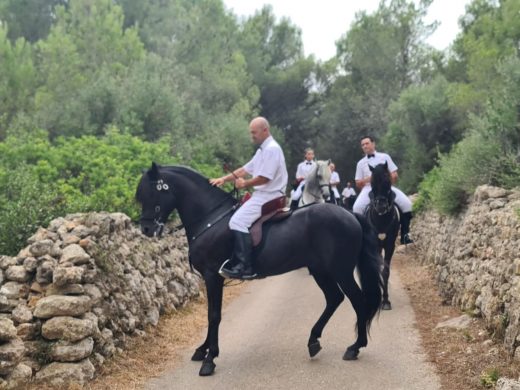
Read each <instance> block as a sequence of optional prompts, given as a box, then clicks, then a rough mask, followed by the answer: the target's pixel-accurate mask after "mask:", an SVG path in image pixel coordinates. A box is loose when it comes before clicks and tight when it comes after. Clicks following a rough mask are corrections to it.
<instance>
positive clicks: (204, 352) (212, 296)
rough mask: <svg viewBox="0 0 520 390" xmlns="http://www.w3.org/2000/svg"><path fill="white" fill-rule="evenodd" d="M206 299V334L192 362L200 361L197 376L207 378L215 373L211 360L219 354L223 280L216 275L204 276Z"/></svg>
mask: <svg viewBox="0 0 520 390" xmlns="http://www.w3.org/2000/svg"><path fill="white" fill-rule="evenodd" d="M204 280H205V282H206V291H207V299H208V334H207V336H206V340H205V341H204V343H203V344H202V345H201V346H200V347H198V348H197V349H196V350H195V353H194V354H193V356H192V358H191V359H192V360H202V361H203V362H202V366H201V367H200V371H199V375H201V376H208V375H211V374H213V372H214V371H215V363H214V362H213V360H214V359H215V358H216V357H217V356H218V354H219V347H218V328H219V325H220V320H221V318H222V314H221V313H222V293H223V289H224V279H223V278H222V277H221V276H220V275H218V274H216V273H215V274H212V275H211V276H209V277H207V276H206V275H205V276H204Z"/></svg>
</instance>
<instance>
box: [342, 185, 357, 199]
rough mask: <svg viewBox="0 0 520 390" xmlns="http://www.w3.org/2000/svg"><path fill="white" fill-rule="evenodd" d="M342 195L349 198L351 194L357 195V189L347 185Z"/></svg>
mask: <svg viewBox="0 0 520 390" xmlns="http://www.w3.org/2000/svg"><path fill="white" fill-rule="evenodd" d="M341 195H342V196H343V197H344V198H349V197H351V196H356V191H355V190H354V188H352V187H350V188H348V187H345V188H344V189H343V192H342V193H341Z"/></svg>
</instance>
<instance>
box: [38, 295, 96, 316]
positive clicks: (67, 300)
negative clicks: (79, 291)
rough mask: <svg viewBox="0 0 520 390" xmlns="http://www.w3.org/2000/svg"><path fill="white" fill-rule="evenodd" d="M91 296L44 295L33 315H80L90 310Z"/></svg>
mask: <svg viewBox="0 0 520 390" xmlns="http://www.w3.org/2000/svg"><path fill="white" fill-rule="evenodd" d="M90 306H91V302H90V298H89V297H87V296H85V295H80V296H61V295H52V296H49V297H44V298H42V299H40V300H39V301H38V302H37V303H36V307H35V308H34V312H33V315H34V316H35V317H38V318H50V317H56V316H79V315H81V314H84V313H86V312H87V311H89V310H90Z"/></svg>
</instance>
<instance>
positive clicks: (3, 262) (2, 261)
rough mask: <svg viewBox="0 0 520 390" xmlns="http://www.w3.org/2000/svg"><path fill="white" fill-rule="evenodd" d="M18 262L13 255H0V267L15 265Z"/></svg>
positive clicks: (5, 267)
mask: <svg viewBox="0 0 520 390" xmlns="http://www.w3.org/2000/svg"><path fill="white" fill-rule="evenodd" d="M17 264H18V262H17V261H16V259H15V258H14V257H10V256H0V268H2V269H4V270H5V269H7V268H9V267H11V266H13V265H17Z"/></svg>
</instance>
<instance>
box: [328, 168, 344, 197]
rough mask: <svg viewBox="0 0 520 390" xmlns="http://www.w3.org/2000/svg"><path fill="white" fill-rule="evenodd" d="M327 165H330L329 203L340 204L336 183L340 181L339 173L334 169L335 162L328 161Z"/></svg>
mask: <svg viewBox="0 0 520 390" xmlns="http://www.w3.org/2000/svg"><path fill="white" fill-rule="evenodd" d="M329 167H330V189H331V194H330V199H329V201H330V203H334V204H340V203H341V196H340V195H339V191H338V185H339V183H340V179H339V173H338V172H337V171H336V164H334V163H330V164H329Z"/></svg>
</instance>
